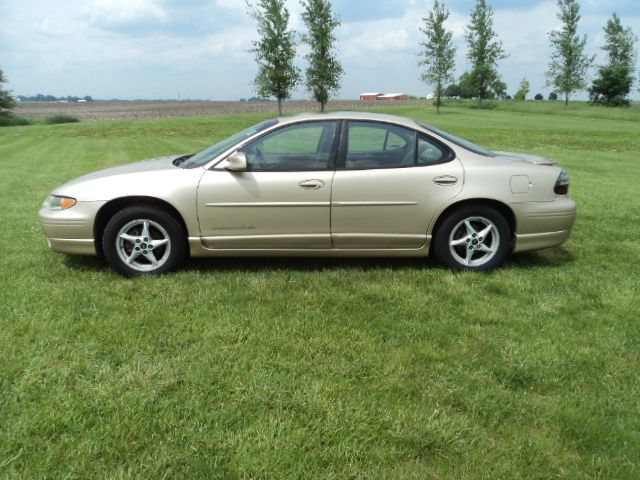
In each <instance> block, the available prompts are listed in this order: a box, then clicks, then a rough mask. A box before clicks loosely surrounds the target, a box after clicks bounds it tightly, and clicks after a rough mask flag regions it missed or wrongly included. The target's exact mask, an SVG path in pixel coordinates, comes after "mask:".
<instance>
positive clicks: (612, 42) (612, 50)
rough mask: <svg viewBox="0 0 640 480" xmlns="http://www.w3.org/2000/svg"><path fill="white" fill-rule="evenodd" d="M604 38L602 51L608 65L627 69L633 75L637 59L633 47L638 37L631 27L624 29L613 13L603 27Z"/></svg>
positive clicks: (618, 18)
mask: <svg viewBox="0 0 640 480" xmlns="http://www.w3.org/2000/svg"><path fill="white" fill-rule="evenodd" d="M604 37H605V45H604V47H602V50H604V51H605V52H606V53H607V57H608V60H609V65H610V66H623V67H629V68H630V69H631V73H633V70H634V69H635V63H636V60H637V58H638V52H637V50H636V46H635V44H636V42H637V41H638V37H637V36H636V35H635V34H634V33H633V30H631V27H627V28H624V27H623V26H622V23H621V22H620V17H618V15H616V14H615V13H614V14H613V17H612V18H611V19H609V20H608V21H607V24H606V25H605V26H604Z"/></svg>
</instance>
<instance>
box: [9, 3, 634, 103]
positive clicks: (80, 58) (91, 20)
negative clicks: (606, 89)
mask: <svg viewBox="0 0 640 480" xmlns="http://www.w3.org/2000/svg"><path fill="white" fill-rule="evenodd" d="M0 2H1V3H0V50H1V51H2V52H3V58H2V59H1V61H2V65H1V66H2V68H3V70H4V71H5V73H6V74H7V76H8V77H9V80H10V81H11V83H10V85H9V86H10V88H11V89H13V90H14V92H15V93H16V94H34V93H38V92H40V93H52V94H56V95H67V94H79V95H80V94H82V95H85V94H87V95H92V96H94V97H97V98H111V97H122V98H140V97H142V98H144V97H147V98H158V97H168V98H173V97H175V96H176V92H178V91H180V92H182V94H183V97H187V96H188V97H191V98H218V99H230V98H231V99H232V98H240V97H247V96H250V95H252V92H251V90H250V86H249V84H250V82H251V81H252V79H253V76H254V75H255V68H256V67H255V64H254V62H253V58H252V56H251V54H250V53H248V52H247V50H248V49H249V48H250V46H251V41H252V40H254V39H256V38H257V33H256V29H255V24H254V22H253V20H251V19H250V18H248V16H247V15H246V12H245V10H246V7H245V3H244V1H242V0H202V1H196V0H190V1H189V2H187V3H180V4H178V3H176V2H177V0H175V2H174V4H173V6H172V5H171V2H170V1H169V0H89V3H87V0H66V1H64V2H62V1H61V0H49V1H46V0H0ZM190 4H191V5H190ZM287 7H288V8H289V9H290V12H291V21H292V26H293V28H295V29H296V30H298V31H301V30H303V25H302V20H301V7H300V5H299V2H298V0H287ZM178 9H179V10H178ZM556 9H557V7H556V5H555V2H553V1H552V0H545V1H544V2H541V3H539V4H537V5H536V6H535V7H533V8H530V9H526V10H521V9H516V8H514V9H501V10H496V12H495V28H496V30H497V32H498V34H499V37H500V39H501V40H502V41H503V43H504V46H505V50H506V51H507V53H508V54H509V58H507V59H505V60H502V61H501V62H499V67H500V72H501V74H502V75H503V78H504V80H505V81H506V82H507V84H508V86H509V92H510V93H513V92H514V91H515V90H516V88H517V85H518V83H519V81H520V80H521V79H522V78H523V77H527V78H528V79H529V80H530V82H531V87H532V93H538V92H539V91H540V92H543V93H546V92H547V91H548V89H545V88H544V71H545V70H546V67H547V59H548V55H549V52H550V48H549V42H548V32H549V31H550V30H551V29H553V28H554V27H555V26H557V24H558V20H557V19H556ZM637 10H638V11H637V13H636V14H635V15H634V16H629V15H626V16H622V21H623V24H625V25H630V26H631V27H632V28H634V29H635V31H636V32H638V31H640V7H639V8H638V9H637ZM394 13H396V12H394ZM425 14H426V8H425V5H424V4H423V2H415V1H412V2H411V5H408V6H407V7H406V9H405V11H404V12H401V15H399V16H397V17H394V18H383V19H378V20H367V21H351V22H345V23H344V24H343V25H342V27H341V28H340V29H339V30H338V32H337V37H338V55H339V58H340V59H341V60H342V62H343V65H344V68H345V77H344V82H343V85H344V86H343V89H342V92H341V93H340V96H341V97H343V98H354V97H356V96H357V95H358V94H359V93H360V91H361V90H362V91H364V90H369V89H373V90H377V89H381V90H386V91H406V92H407V93H413V94H420V93H424V92H427V91H428V90H430V89H431V88H430V87H429V86H427V85H424V84H423V83H421V82H420V81H419V79H418V77H419V67H418V53H419V51H420V46H419V42H420V41H421V39H422V38H421V37H422V34H421V33H420V31H419V27H420V25H421V23H422V22H421V19H422V17H424V16H425ZM202 15H209V16H208V17H206V21H207V22H209V21H214V22H216V21H217V23H214V24H211V27H210V28H209V27H208V25H209V23H207V26H205V27H204V28H202V24H203V22H204V21H205V18H204V17H203V16H202ZM607 18H608V14H607V15H605V14H597V13H589V14H585V15H584V17H583V20H582V22H581V25H580V30H581V32H582V33H587V34H588V35H589V44H588V48H589V50H590V51H591V52H592V53H596V52H597V51H598V48H599V47H600V45H601V42H602V35H601V31H602V26H603V25H604V24H605V22H606V20H607ZM178 20H179V23H177V22H178ZM468 21H469V15H468V12H466V11H465V12H459V11H452V12H451V17H450V19H449V21H448V22H447V27H448V28H449V29H451V30H453V32H454V42H455V44H456V45H457V46H458V55H457V71H456V75H460V74H461V73H462V72H464V71H465V70H466V69H468V66H467V62H466V59H465V53H466V44H465V42H464V38H463V35H464V30H465V27H466V25H467V23H468ZM112 26H115V27H114V28H110V27H112ZM149 26H151V27H152V28H150V27H149ZM191 26H198V27H199V28H200V30H198V31H195V32H194V31H192V30H193V29H192V28H191ZM304 51H305V50H304V47H302V46H301V47H300V48H299V56H300V57H302V55H303V54H304ZM298 64H299V66H301V67H304V61H303V60H302V59H299V60H298ZM303 95H305V92H304V90H303V89H302V88H300V89H299V90H298V91H297V92H296V93H295V94H294V96H295V97H297V98H299V97H301V96H303Z"/></svg>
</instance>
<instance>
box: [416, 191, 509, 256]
mask: <svg viewBox="0 0 640 480" xmlns="http://www.w3.org/2000/svg"><path fill="white" fill-rule="evenodd" d="M472 205H473V206H484V207H491V208H494V209H495V210H497V211H498V212H500V213H501V214H502V215H503V216H504V218H505V220H506V221H507V223H508V224H509V228H510V229H511V246H510V250H513V246H514V240H515V234H516V228H517V222H516V215H515V213H514V211H513V210H512V209H511V207H509V206H508V205H507V204H506V203H503V202H500V201H498V200H494V199H491V198H468V199H464V200H460V201H458V202H456V203H452V204H451V205H449V206H447V207H446V208H445V209H444V210H443V211H442V212H440V213H439V214H438V215H437V217H436V219H435V221H434V222H432V227H431V231H430V233H431V235H435V233H436V232H437V231H438V228H440V225H441V224H442V222H443V221H444V220H445V219H446V218H447V216H448V215H449V214H450V213H451V212H453V211H455V210H457V209H459V208H463V207H468V206H472ZM432 249H433V242H431V246H430V248H429V250H430V253H431V250H432Z"/></svg>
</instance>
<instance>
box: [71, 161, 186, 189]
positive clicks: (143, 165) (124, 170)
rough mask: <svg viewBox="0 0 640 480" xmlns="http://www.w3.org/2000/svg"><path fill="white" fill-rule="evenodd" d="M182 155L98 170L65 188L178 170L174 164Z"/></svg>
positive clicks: (79, 178) (72, 181) (76, 179)
mask: <svg viewBox="0 0 640 480" xmlns="http://www.w3.org/2000/svg"><path fill="white" fill-rule="evenodd" d="M179 157H180V155H172V156H170V157H159V158H151V159H149V160H143V161H141V162H135V163H127V164H125V165H120V166H118V167H112V168H106V169H104V170H98V171H97V172H92V173H89V174H87V175H83V176H82V177H78V178H75V179H73V180H71V181H70V182H69V183H66V184H64V185H63V187H69V186H73V185H75V184H77V183H81V182H85V181H87V180H95V179H98V178H105V177H116V176H118V175H126V174H129V173H144V172H153V171H159V170H176V169H177V167H176V166H175V165H174V164H173V161H174V160H175V159H176V158H179Z"/></svg>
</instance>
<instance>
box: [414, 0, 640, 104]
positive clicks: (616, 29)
mask: <svg viewBox="0 0 640 480" xmlns="http://www.w3.org/2000/svg"><path fill="white" fill-rule="evenodd" d="M557 5H558V14H557V16H558V19H559V20H560V22H561V26H560V28H559V29H556V30H553V31H551V32H549V42H550V45H551V48H552V53H551V57H550V59H549V66H548V68H547V72H546V86H548V87H552V88H554V89H555V91H556V92H559V93H561V94H562V95H564V101H565V108H566V107H567V106H568V104H569V98H570V97H571V95H572V94H574V93H576V92H578V91H583V90H585V89H587V90H588V92H589V99H590V102H591V103H594V104H601V105H611V106H619V105H628V104H629V100H628V99H627V97H628V95H629V93H630V92H631V87H632V85H633V81H634V72H635V64H636V61H637V49H636V42H637V41H638V37H637V36H636V35H635V34H634V33H633V31H632V30H631V28H630V27H624V26H623V25H622V22H621V21H620V18H619V17H618V15H616V14H615V13H614V14H613V16H612V18H611V19H610V20H609V21H607V24H606V25H605V26H604V37H605V44H604V46H603V47H602V50H603V51H604V52H605V53H606V60H607V63H606V64H605V65H601V66H599V67H598V74H597V77H596V78H595V80H594V81H593V83H592V84H591V86H590V87H588V84H587V72H588V70H589V69H590V68H591V67H592V66H593V64H594V61H595V55H589V54H587V53H586V51H585V50H586V44H587V36H586V35H584V36H580V35H579V34H578V24H579V21H580V18H581V15H580V6H579V5H578V3H577V2H576V1H575V0H558V2H557ZM448 18H449V10H448V9H447V8H446V6H445V5H444V4H442V3H440V2H439V1H438V0H436V1H435V2H434V4H433V7H432V8H431V10H430V11H429V14H428V16H427V17H426V18H424V19H423V22H424V26H423V27H422V28H421V30H422V32H423V34H424V38H425V40H424V41H423V42H422V43H421V45H422V47H423V49H422V52H421V57H422V60H421V62H420V65H422V66H424V67H426V68H425V70H424V72H423V73H422V79H423V80H424V81H425V82H427V83H429V84H431V85H434V87H435V97H436V108H437V110H438V111H439V109H440V106H441V104H442V97H443V96H460V97H467V98H471V97H475V98H478V100H479V103H480V105H482V102H483V100H485V99H487V98H492V97H494V96H497V97H503V96H505V95H506V86H505V84H504V82H502V80H501V79H500V75H499V72H498V61H499V60H502V59H504V58H506V53H505V51H504V48H503V45H502V42H500V40H498V38H497V34H496V32H495V31H494V29H493V11H492V9H491V7H490V6H489V5H487V3H486V1H485V0H477V3H476V6H475V8H474V10H473V12H472V13H471V21H470V23H469V25H468V26H467V29H466V32H465V40H466V42H467V46H468V50H467V55H466V56H467V59H468V60H469V63H470V66H471V69H470V71H469V72H465V73H464V74H463V75H462V76H461V77H460V79H459V81H458V83H457V84H451V85H448V86H447V87H445V84H446V83H447V82H452V81H453V80H454V78H453V71H454V69H455V54H456V50H455V47H454V46H453V42H452V36H453V35H452V32H447V31H446V29H445V26H444V23H445V21H446V20H447V19H448ZM528 92H529V81H528V80H527V79H526V78H524V79H523V80H522V81H521V82H520V86H519V89H518V92H517V93H516V95H515V99H516V100H524V99H525V98H526V95H527V93H528ZM557 96H558V94H557V93H555V92H553V93H552V95H550V98H552V99H556V98H557Z"/></svg>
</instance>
